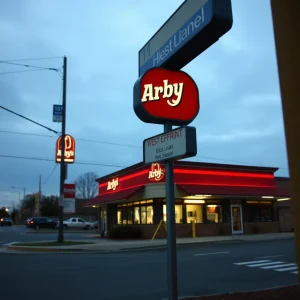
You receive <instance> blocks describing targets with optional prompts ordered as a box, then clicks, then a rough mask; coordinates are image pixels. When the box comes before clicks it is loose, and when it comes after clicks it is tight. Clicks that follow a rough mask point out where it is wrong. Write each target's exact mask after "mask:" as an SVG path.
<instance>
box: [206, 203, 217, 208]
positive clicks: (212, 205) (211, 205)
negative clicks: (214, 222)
mask: <svg viewBox="0 0 300 300" xmlns="http://www.w3.org/2000/svg"><path fill="white" fill-rule="evenodd" d="M207 207H213V208H215V207H217V205H214V204H209V205H207Z"/></svg>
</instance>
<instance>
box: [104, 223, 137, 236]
mask: <svg viewBox="0 0 300 300" xmlns="http://www.w3.org/2000/svg"><path fill="white" fill-rule="evenodd" d="M108 237H109V238H112V239H124V238H125V239H138V238H141V237H142V230H141V228H140V227H137V226H131V225H121V226H116V227H113V228H112V229H111V230H110V231H109V232H108Z"/></svg>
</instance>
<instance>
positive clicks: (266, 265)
mask: <svg viewBox="0 0 300 300" xmlns="http://www.w3.org/2000/svg"><path fill="white" fill-rule="evenodd" d="M2 233H3V232H1V233H0V234H2ZM0 266H1V270H2V272H0V282H1V286H2V291H1V296H3V298H6V297H9V298H12V299H24V300H26V299H32V298H38V297H40V298H43V299H44V300H48V299H49V300H50V299H51V300H52V299H53V295H56V296H55V297H56V298H59V299H72V300H77V299H87V298H89V299H90V298H91V299H102V300H121V299H122V300H140V299H144V300H162V299H167V257H166V251H165V250H164V249H159V250H151V251H132V252H117V253H112V254H99V253H68V254H65V253H55V254H52V253H16V254H14V253H2V254H0ZM295 272H297V266H296V264H295V253H294V240H293V239H285V240H276V241H265V242H251V243H250V242H243V243H222V244H194V245H186V246H181V247H179V248H178V289H179V296H180V297H184V296H196V295H208V294H216V293H223V292H230V291H246V290H255V289H264V288H270V287H274V286H282V285H289V284H295V283H297V275H296V273H295ZM12 287H14V288H13V289H12Z"/></svg>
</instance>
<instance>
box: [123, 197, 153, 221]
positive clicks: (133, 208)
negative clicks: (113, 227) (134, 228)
mask: <svg viewBox="0 0 300 300" xmlns="http://www.w3.org/2000/svg"><path fill="white" fill-rule="evenodd" d="M150 203H153V200H143V201H136V202H129V203H126V204H119V205H118V212H117V214H118V217H117V218H118V224H153V206H152V205H149V204H150ZM141 204H142V205H141Z"/></svg>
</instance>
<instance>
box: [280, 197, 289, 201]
mask: <svg viewBox="0 0 300 300" xmlns="http://www.w3.org/2000/svg"><path fill="white" fill-rule="evenodd" d="M287 200H291V198H280V199H277V201H287Z"/></svg>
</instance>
